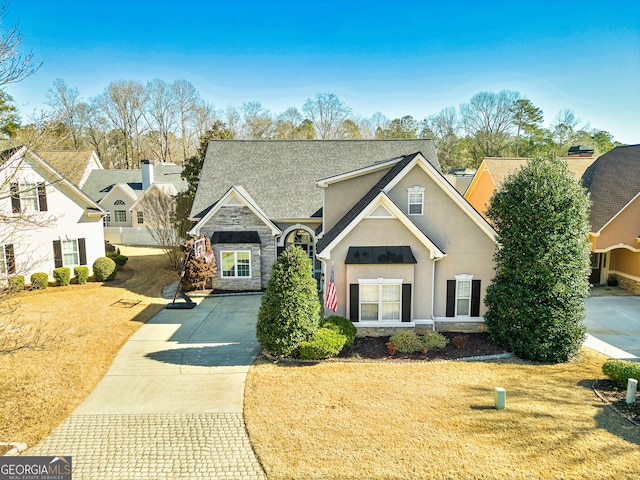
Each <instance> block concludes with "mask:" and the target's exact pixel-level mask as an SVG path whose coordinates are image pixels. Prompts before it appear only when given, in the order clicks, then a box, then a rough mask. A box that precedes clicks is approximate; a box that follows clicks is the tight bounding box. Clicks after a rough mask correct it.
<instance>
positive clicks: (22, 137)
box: [16, 110, 71, 151]
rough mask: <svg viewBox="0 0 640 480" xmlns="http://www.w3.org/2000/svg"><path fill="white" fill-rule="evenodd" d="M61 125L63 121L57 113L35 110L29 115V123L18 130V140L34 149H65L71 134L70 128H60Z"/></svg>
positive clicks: (19, 142)
mask: <svg viewBox="0 0 640 480" xmlns="http://www.w3.org/2000/svg"><path fill="white" fill-rule="evenodd" d="M61 125H63V123H62V122H61V119H60V118H59V117H58V116H57V115H56V114H55V113H53V112H47V111H43V110H41V111H40V112H37V111H34V112H33V113H32V114H31V115H30V116H29V117H28V123H27V124H26V125H25V126H23V127H22V128H21V129H20V130H19V131H18V134H17V136H16V142H17V144H20V145H27V146H28V147H29V148H31V149H32V150H34V151H38V150H59V149H63V148H64V147H65V144H66V143H67V141H68V140H69V139H70V138H71V134H70V131H69V130H68V129H66V128H60V126H61Z"/></svg>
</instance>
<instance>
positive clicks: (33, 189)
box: [20, 183, 38, 212]
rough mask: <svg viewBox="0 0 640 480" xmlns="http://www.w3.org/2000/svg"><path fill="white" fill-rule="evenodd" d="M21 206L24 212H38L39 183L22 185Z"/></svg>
mask: <svg viewBox="0 0 640 480" xmlns="http://www.w3.org/2000/svg"><path fill="white" fill-rule="evenodd" d="M20 205H21V206H22V211H23V212H37V211H38V184H37V183H21V184H20Z"/></svg>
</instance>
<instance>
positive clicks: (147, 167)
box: [140, 160, 153, 190]
mask: <svg viewBox="0 0 640 480" xmlns="http://www.w3.org/2000/svg"><path fill="white" fill-rule="evenodd" d="M140 163H142V190H146V189H147V188H149V187H150V186H151V184H152V183H153V163H152V162H151V160H142V161H141V162H140Z"/></svg>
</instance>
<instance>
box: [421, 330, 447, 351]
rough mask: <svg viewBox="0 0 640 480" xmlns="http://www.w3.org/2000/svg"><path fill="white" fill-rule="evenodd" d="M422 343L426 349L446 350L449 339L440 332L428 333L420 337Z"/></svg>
mask: <svg viewBox="0 0 640 480" xmlns="http://www.w3.org/2000/svg"><path fill="white" fill-rule="evenodd" d="M420 343H421V344H422V346H423V347H425V348H444V347H446V346H447V344H448V343H449V339H448V338H447V337H445V336H444V335H442V334H440V333H438V332H427V333H425V334H424V335H422V336H420Z"/></svg>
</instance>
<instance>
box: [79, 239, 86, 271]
mask: <svg viewBox="0 0 640 480" xmlns="http://www.w3.org/2000/svg"><path fill="white" fill-rule="evenodd" d="M78 254H79V255H80V265H86V264H87V246H86V244H85V241H84V238H79V239H78Z"/></svg>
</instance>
